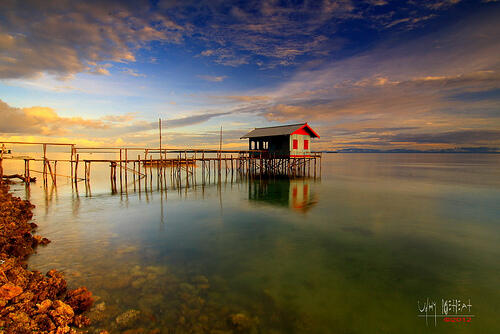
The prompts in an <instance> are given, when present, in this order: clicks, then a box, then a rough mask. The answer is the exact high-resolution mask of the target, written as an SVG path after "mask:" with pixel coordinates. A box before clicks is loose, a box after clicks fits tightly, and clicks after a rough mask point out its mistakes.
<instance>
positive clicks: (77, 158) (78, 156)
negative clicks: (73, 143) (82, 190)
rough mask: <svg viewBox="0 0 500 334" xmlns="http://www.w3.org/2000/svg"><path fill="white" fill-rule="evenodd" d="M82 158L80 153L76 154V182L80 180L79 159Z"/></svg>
mask: <svg viewBox="0 0 500 334" xmlns="http://www.w3.org/2000/svg"><path fill="white" fill-rule="evenodd" d="M79 160H80V154H76V161H75V183H77V182H78V161H79Z"/></svg>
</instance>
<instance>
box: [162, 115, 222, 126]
mask: <svg viewBox="0 0 500 334" xmlns="http://www.w3.org/2000/svg"><path fill="white" fill-rule="evenodd" d="M230 113H231V112H218V113H208V112H207V113H203V114H198V115H191V116H186V117H181V118H174V119H169V120H166V121H163V122H164V123H163V124H164V125H165V126H166V127H167V128H178V127H183V126H189V125H194V124H198V123H203V122H206V121H208V120H209V119H212V118H214V117H220V116H225V115H229V114H230Z"/></svg>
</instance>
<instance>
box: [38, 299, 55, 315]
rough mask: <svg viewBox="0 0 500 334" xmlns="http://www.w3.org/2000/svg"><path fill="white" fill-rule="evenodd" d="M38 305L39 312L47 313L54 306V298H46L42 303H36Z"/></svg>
mask: <svg viewBox="0 0 500 334" xmlns="http://www.w3.org/2000/svg"><path fill="white" fill-rule="evenodd" d="M36 306H37V307H38V311H37V312H38V313H46V312H47V310H48V309H49V308H50V307H51V306H52V300H50V299H45V300H44V301H43V302H41V303H40V304H36Z"/></svg>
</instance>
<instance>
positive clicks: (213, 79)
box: [197, 75, 227, 82]
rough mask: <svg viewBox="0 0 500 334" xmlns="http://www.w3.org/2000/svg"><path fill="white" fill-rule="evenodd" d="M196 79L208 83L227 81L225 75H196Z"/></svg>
mask: <svg viewBox="0 0 500 334" xmlns="http://www.w3.org/2000/svg"><path fill="white" fill-rule="evenodd" d="M197 77H198V78H200V79H203V80H206V81H210V82H222V81H224V80H225V79H227V76H226V75H218V76H217V75H197Z"/></svg>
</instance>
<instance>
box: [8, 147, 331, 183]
mask: <svg viewBox="0 0 500 334" xmlns="http://www.w3.org/2000/svg"><path fill="white" fill-rule="evenodd" d="M0 144H1V145H2V147H5V145H6V144H8V145H35V146H39V147H40V148H41V151H40V156H41V157H30V156H16V155H15V154H10V155H9V156H5V155H4V154H3V152H4V150H2V152H1V153H0V182H1V180H2V179H3V178H5V177H11V176H4V175H3V171H4V166H3V164H4V163H6V161H8V160H24V173H23V174H21V173H19V172H20V171H18V176H19V177H20V178H21V179H22V180H24V182H26V184H29V183H30V182H33V181H34V178H33V174H34V173H35V174H40V175H41V176H42V179H43V184H44V186H47V185H49V184H53V185H54V186H55V185H57V179H58V178H67V179H70V180H72V182H73V183H74V185H75V186H77V184H78V183H79V182H85V184H86V187H87V186H89V182H90V179H91V176H92V172H91V169H92V166H95V165H96V164H105V165H107V166H109V170H110V173H109V179H110V184H111V189H112V191H113V192H123V191H124V189H125V191H127V189H128V187H129V180H131V181H133V187H134V189H136V188H137V187H139V188H140V187H142V186H144V187H147V186H148V183H150V184H149V186H151V184H152V182H153V178H154V176H155V178H156V182H157V183H158V184H163V183H164V181H165V180H166V179H167V178H170V179H171V182H174V183H177V184H179V182H181V181H182V182H184V183H185V184H186V186H189V185H190V184H196V183H197V182H198V178H199V179H200V181H201V182H205V180H207V179H208V180H210V179H211V178H214V179H215V178H218V179H219V180H220V179H221V177H224V175H225V177H226V178H227V177H228V175H230V176H231V179H232V178H233V177H235V176H238V177H245V178H256V177H260V178H263V177H280V176H282V177H290V178H294V177H314V178H316V177H320V175H321V157H322V156H321V153H317V152H311V154H310V155H308V156H302V157H290V156H279V155H273V154H270V153H269V152H268V151H266V150H222V149H219V150H209V149H173V148H169V149H167V148H161V149H160V148H143V147H78V146H77V145H75V144H71V143H30V142H0ZM52 147H58V148H59V149H60V148H61V147H65V148H67V149H68V151H69V152H67V159H53V158H50V157H49V152H48V148H52ZM59 153H61V152H59ZM104 154H108V155H109V154H113V155H114V156H115V157H116V158H113V159H109V158H106V157H102V158H95V156H96V155H98V156H99V155H101V156H102V155H104ZM34 162H38V163H39V162H41V163H42V170H35V169H32V167H31V166H32V165H33V163H34ZM58 163H66V164H68V165H69V167H70V168H69V171H68V172H67V174H64V173H62V172H61V169H60V168H59V170H58ZM197 174H198V175H199V177H198V178H197ZM145 180H147V181H148V182H146V181H145ZM136 181H138V183H137V184H136ZM141 181H144V182H141ZM141 183H142V184H141ZM165 185H166V182H165Z"/></svg>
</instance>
